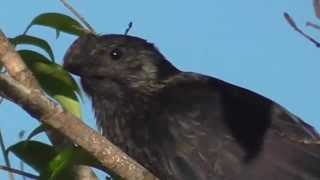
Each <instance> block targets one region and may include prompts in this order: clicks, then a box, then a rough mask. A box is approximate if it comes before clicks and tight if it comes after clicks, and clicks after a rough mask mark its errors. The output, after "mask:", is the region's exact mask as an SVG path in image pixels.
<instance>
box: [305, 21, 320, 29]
mask: <svg viewBox="0 0 320 180" xmlns="http://www.w3.org/2000/svg"><path fill="white" fill-rule="evenodd" d="M306 26H310V27H313V28H315V29H317V30H320V26H319V25H317V24H314V23H312V22H307V23H306Z"/></svg>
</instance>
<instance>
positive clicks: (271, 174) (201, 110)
mask: <svg viewBox="0 0 320 180" xmlns="http://www.w3.org/2000/svg"><path fill="white" fill-rule="evenodd" d="M167 83H168V85H167V87H166V88H165V89H164V90H163V93H162V96H160V97H161V98H159V102H161V104H162V106H161V107H165V108H163V110H162V111H161V113H160V115H159V119H158V120H156V121H155V122H157V123H158V124H157V123H155V124H154V125H155V127H160V126H161V127H164V126H165V128H160V129H161V130H162V131H167V132H166V133H167V134H168V136H167V137H166V138H165V139H162V142H161V144H162V147H161V148H159V150H160V151H161V152H159V153H160V154H161V155H163V156H162V157H165V158H163V162H162V163H164V164H166V167H167V171H169V172H170V173H171V174H172V179H177V180H179V179H181V180H182V179H185V180H188V179H190V180H191V179H199V180H209V179H219V180H222V179H223V180H224V179H229V180H235V179H237V180H257V179H259V180H271V179H272V180H276V179H279V180H280V179H281V180H313V179H320V146H319V145H315V144H307V143H304V142H307V141H306V140H308V141H313V140H317V139H318V134H317V133H316V132H315V131H314V130H313V129H312V127H311V126H309V125H307V124H305V123H303V122H302V121H301V120H300V119H299V118H297V117H296V116H294V115H292V114H291V113H289V112H288V111H286V110H285V109H284V108H282V107H281V106H279V105H278V104H276V103H274V102H272V101H271V100H269V99H267V98H265V97H263V96H260V95H258V94H256V93H253V92H251V91H249V90H246V89H243V88H240V87H237V86H234V85H231V84H228V83H226V82H223V81H221V80H218V79H214V78H210V77H205V76H201V75H197V74H191V73H182V74H181V75H179V77H176V78H175V79H174V80H170V82H169V81H168V82H167ZM163 124H165V125H163ZM158 129H159V128H158ZM155 131H156V130H155ZM178 177H179V178H178ZM168 178H169V177H168Z"/></svg>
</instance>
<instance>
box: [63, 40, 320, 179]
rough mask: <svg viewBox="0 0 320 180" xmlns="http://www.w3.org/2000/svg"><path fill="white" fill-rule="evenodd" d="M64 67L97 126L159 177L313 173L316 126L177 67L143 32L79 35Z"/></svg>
mask: <svg viewBox="0 0 320 180" xmlns="http://www.w3.org/2000/svg"><path fill="white" fill-rule="evenodd" d="M64 67H65V68H66V69H67V70H69V71H70V72H72V73H74V74H76V75H78V76H80V77H81V84H82V87H83V89H84V91H85V92H86V93H87V94H88V95H89V96H90V97H91V99H92V104H93V107H94V111H95V116H96V118H97V123H98V126H99V127H100V128H101V130H102V133H103V135H104V136H106V137H107V138H108V139H110V140H111V141H112V142H113V143H115V144H116V145H118V146H119V147H120V148H121V149H122V150H123V151H125V152H126V153H127V154H129V155H130V156H131V157H133V158H134V159H136V160H137V161H138V162H139V163H141V164H142V165H144V166H145V167H146V168H147V169H149V170H150V171H151V172H152V173H154V174H155V175H156V176H157V177H159V178H160V179H164V180H318V179H320V146H319V145H317V144H316V143H310V142H316V141H318V140H319V135H318V133H317V132H316V131H315V130H314V129H313V128H312V127H311V126H310V125H308V124H306V123H304V122H303V121H302V120H301V119H299V118H298V117H297V116H295V115H293V114H291V113H290V112H288V111H287V110H286V109H285V108H283V107H281V106H280V105H278V104H277V103H275V102H273V101H272V100H270V99H268V98H265V97H263V96H261V95H259V94H257V93H254V92H252V91H250V90H247V89H244V88H241V87H238V86H235V85H232V84H230V83H227V82H224V81H222V80H219V79H216V78H213V77H209V76H205V75H201V74H197V73H192V72H183V71H180V70H178V69H177V68H176V67H174V66H173V65H172V64H171V63H170V62H169V61H168V60H166V58H165V57H164V56H163V55H162V54H161V53H160V52H159V50H158V49H157V48H156V47H155V46H154V45H153V44H151V43H149V42H147V41H146V40H144V39H141V38H138V37H133V36H127V35H103V36H95V35H90V34H89V35H86V36H83V37H80V38H79V39H77V40H76V41H75V42H74V43H73V45H72V46H71V47H70V49H69V51H68V52H67V54H66V56H65V58H64Z"/></svg>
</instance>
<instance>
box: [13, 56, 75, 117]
mask: <svg viewBox="0 0 320 180" xmlns="http://www.w3.org/2000/svg"><path fill="white" fill-rule="evenodd" d="M18 52H19V54H20V55H21V57H22V58H23V60H24V62H25V63H26V65H27V66H28V68H29V69H30V70H31V71H32V72H33V74H34V75H35V77H36V78H37V80H38V81H39V83H40V85H41V87H42V88H43V89H44V91H45V92H46V93H48V95H49V96H51V97H52V98H54V99H55V100H57V101H58V102H59V103H60V104H61V106H62V107H63V108H65V109H66V110H67V111H69V112H71V113H73V114H74V115H75V116H77V117H79V118H80V117H81V107H80V103H79V100H78V97H77V93H78V95H79V94H80V88H79V87H78V85H77V84H76V82H75V81H74V79H73V78H72V76H71V75H70V74H69V73H68V72H67V71H65V70H64V69H63V68H62V66H61V65H59V64H55V63H53V62H50V61H49V60H48V59H47V58H46V57H45V56H43V55H41V54H39V53H37V52H34V51H30V50H20V51H18Z"/></svg>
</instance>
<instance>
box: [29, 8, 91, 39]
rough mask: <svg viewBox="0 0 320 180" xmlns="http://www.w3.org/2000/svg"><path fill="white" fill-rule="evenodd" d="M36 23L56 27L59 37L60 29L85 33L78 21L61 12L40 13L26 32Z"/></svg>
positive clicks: (70, 32) (77, 33) (76, 33)
mask: <svg viewBox="0 0 320 180" xmlns="http://www.w3.org/2000/svg"><path fill="white" fill-rule="evenodd" d="M34 25H40V26H46V27H50V28H54V29H55V30H56V35H57V37H59V33H60V31H62V32H65V33H69V34H73V35H77V36H80V35H83V34H85V29H84V28H83V26H82V25H81V24H80V23H79V22H78V21H76V20H75V19H73V18H71V17H70V16H67V15H64V14H60V13H44V14H40V15H39V16H37V17H35V18H34V19H33V20H32V21H31V23H30V24H29V26H28V27H27V28H26V30H25V33H27V31H28V30H29V29H30V28H31V27H32V26H34ZM25 33H24V34H25Z"/></svg>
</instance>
